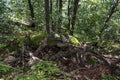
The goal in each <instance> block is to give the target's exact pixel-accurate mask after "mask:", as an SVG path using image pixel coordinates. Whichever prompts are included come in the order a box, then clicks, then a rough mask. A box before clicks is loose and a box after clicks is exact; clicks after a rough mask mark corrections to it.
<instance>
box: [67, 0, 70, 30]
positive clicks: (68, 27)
mask: <svg viewBox="0 0 120 80" xmlns="http://www.w3.org/2000/svg"><path fill="white" fill-rule="evenodd" d="M67 16H68V25H67V29H68V31H70V26H71V25H70V23H71V19H70V18H71V17H70V0H68V14H67Z"/></svg>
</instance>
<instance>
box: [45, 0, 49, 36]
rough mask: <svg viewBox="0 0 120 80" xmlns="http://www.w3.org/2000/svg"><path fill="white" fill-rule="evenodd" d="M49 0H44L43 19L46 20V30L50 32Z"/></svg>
mask: <svg viewBox="0 0 120 80" xmlns="http://www.w3.org/2000/svg"><path fill="white" fill-rule="evenodd" d="M49 17H50V16H49V0H45V20H46V32H47V34H49V33H50V25H49Z"/></svg>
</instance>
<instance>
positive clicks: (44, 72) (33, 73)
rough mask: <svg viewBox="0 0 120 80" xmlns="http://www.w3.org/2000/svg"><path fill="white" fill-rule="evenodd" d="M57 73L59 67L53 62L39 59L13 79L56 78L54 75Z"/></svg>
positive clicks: (38, 79)
mask: <svg viewBox="0 0 120 80" xmlns="http://www.w3.org/2000/svg"><path fill="white" fill-rule="evenodd" d="M58 73H59V69H58V68H56V67H55V65H54V63H53V62H50V61H41V62H39V63H37V64H36V65H33V66H32V67H31V69H30V70H29V71H28V72H26V73H24V74H19V75H17V76H16V77H15V78H14V79H13V80H18V79H19V80H23V79H24V80H31V79H32V80H57V79H56V78H55V77H54V75H58Z"/></svg>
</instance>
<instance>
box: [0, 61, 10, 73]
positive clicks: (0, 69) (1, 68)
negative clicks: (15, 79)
mask: <svg viewBox="0 0 120 80" xmlns="http://www.w3.org/2000/svg"><path fill="white" fill-rule="evenodd" d="M11 69H12V67H11V66H8V65H5V64H3V62H2V61H0V74H4V73H6V72H8V71H10V70H11Z"/></svg>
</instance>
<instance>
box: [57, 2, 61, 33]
mask: <svg viewBox="0 0 120 80" xmlns="http://www.w3.org/2000/svg"><path fill="white" fill-rule="evenodd" d="M58 14H59V15H58V24H59V28H58V32H59V33H60V32H61V25H62V0H59V13H58Z"/></svg>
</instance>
